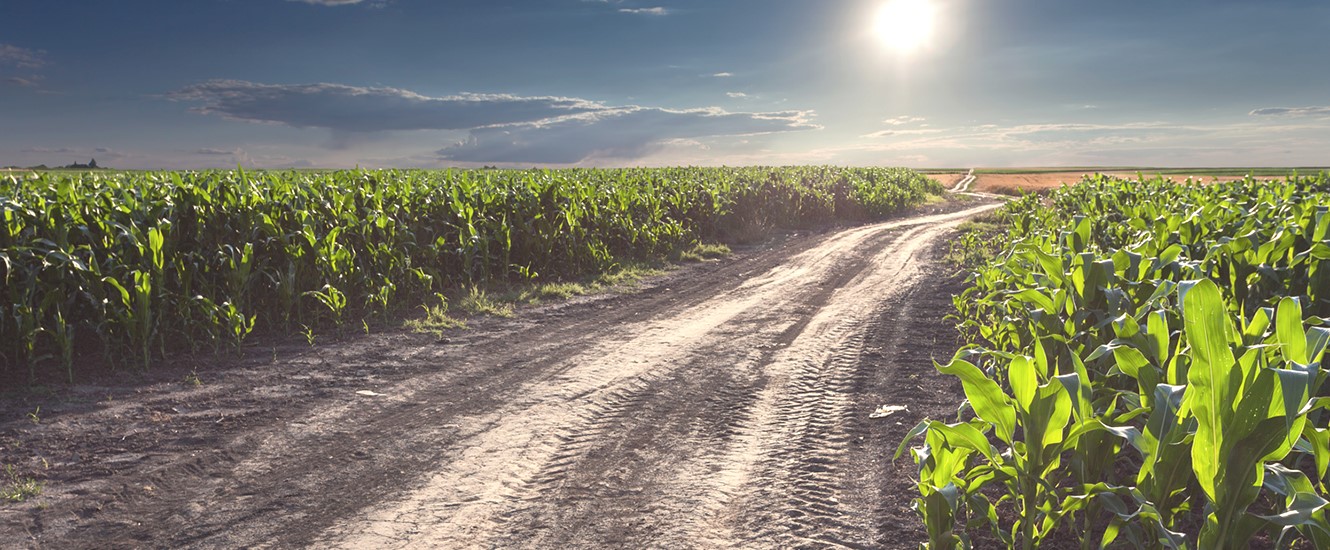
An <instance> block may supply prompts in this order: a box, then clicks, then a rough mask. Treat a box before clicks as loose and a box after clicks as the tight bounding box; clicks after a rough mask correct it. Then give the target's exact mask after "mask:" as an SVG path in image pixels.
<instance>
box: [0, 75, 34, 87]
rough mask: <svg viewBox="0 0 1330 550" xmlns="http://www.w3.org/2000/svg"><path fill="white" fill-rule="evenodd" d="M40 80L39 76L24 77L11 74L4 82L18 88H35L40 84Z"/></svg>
mask: <svg viewBox="0 0 1330 550" xmlns="http://www.w3.org/2000/svg"><path fill="white" fill-rule="evenodd" d="M41 80H42V79H41V77H28V78H24V77H21V76H11V77H9V78H6V79H5V80H4V82H5V84H9V85H11V86H18V87H20V88H36V87H38V86H40V85H41Z"/></svg>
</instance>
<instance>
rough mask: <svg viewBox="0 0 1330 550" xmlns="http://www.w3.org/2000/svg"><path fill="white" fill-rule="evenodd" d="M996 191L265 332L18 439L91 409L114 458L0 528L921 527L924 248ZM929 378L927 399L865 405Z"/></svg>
mask: <svg viewBox="0 0 1330 550" xmlns="http://www.w3.org/2000/svg"><path fill="white" fill-rule="evenodd" d="M997 206H998V205H997V204H982V205H977V206H970V207H968V208H966V209H964V210H960V211H955V212H951V213H942V214H933V215H923V216H916V217H911V218H906V219H900V220H894V221H889V222H885V223H878V224H872V225H864V226H858V227H852V228H847V229H842V230H836V231H830V232H826V233H821V234H811V235H805V236H800V237H797V238H792V239H787V240H786V241H783V242H782V243H780V244H775V245H772V246H770V247H768V248H767V249H765V250H757V251H750V252H749V253H745V254H744V255H743V257H742V258H740V259H736V260H727V261H723V262H716V263H713V264H708V265H704V266H699V267H697V268H694V269H691V270H688V271H686V272H684V273H686V276H678V277H673V278H671V277H667V278H666V279H665V283H661V284H657V285H656V286H654V287H651V288H648V289H647V290H645V291H643V292H640V293H637V294H629V295H617V296H614V295H611V296H602V297H597V298H592V299H586V300H582V301H579V302H575V303H572V304H568V305H559V306H548V307H541V308H536V309H535V310H534V311H529V312H526V313H523V314H521V315H519V316H518V317H517V318H516V319H513V320H501V321H495V322H493V323H491V324H490V325H489V326H482V327H481V328H479V329H477V330H472V331H463V332H459V333H455V334H452V335H450V336H449V338H448V339H444V340H441V341H439V342H433V341H430V340H427V339H426V338H425V337H420V336H414V335H405V334H387V335H382V336H371V337H364V338H361V339H352V340H350V341H349V342H343V343H334V344H329V345H326V346H317V347H315V348H312V349H310V350H308V351H306V352H302V353H301V354H299V355H297V356H295V357H294V358H290V359H284V358H282V357H279V354H278V353H277V351H276V350H274V351H273V353H272V358H271V359H266V358H256V359H252V360H251V364H248V365H247V366H244V367H237V369H236V370H235V371H234V372H233V373H232V374H230V375H226V374H224V373H218V374H216V375H209V381H208V383H207V384H206V385H204V386H203V387H201V388H192V389H185V390H177V389H169V390H163V392H162V393H161V394H160V395H158V394H151V392H147V393H145V395H148V394H151V395H152V396H151V397H148V398H142V399H140V402H133V403H131V402H123V403H122V402H119V401H117V402H109V400H108V402H109V403H108V406H104V407H103V406H98V407H90V408H89V409H88V410H89V412H87V413H75V412H70V413H68V414H66V415H65V416H64V417H62V418H60V419H58V420H53V421H52V422H50V423H49V425H47V424H44V425H43V426H41V427H40V428H41V429H42V430H46V431H44V432H42V434H40V439H38V436H34V437H33V439H32V441H31V442H27V443H25V444H28V445H37V444H39V443H41V442H52V441H59V440H71V441H72V440H74V439H76V438H77V437H84V436H80V435H79V430H82V431H84V432H87V431H90V430H92V428H90V426H91V427H96V430H105V431H106V432H108V433H107V435H108V436H110V438H107V437H105V436H103V435H100V434H99V433H93V434H91V435H87V436H86V437H87V438H91V439H96V440H98V441H109V442H110V443H109V445H113V447H110V448H111V449H112V450H114V451H115V452H118V453H120V454H119V455H116V456H117V457H121V456H123V457H124V458H123V460H121V459H117V460H118V461H117V462H114V463H112V462H109V461H108V462H105V464H107V466H105V468H106V469H107V475H105V476H99V475H88V476H83V477H79V476H77V475H75V476H70V477H69V478H68V480H67V481H66V482H62V483H61V484H59V485H60V486H59V487H55V488H53V490H52V496H51V499H52V500H51V502H50V503H49V505H43V506H41V507H35V506H34V507H31V508H30V509H27V508H25V509H23V510H22V511H19V510H14V511H12V513H0V531H13V532H14V533H26V536H27V538H25V539H24V540H26V541H27V543H28V544H27V546H29V547H34V548H57V547H58V548H120V547H126V548H129V547H172V548H216V547H271V548H290V547H314V548H665V547H673V548H727V547H728V548H792V547H828V546H835V547H846V548H869V547H872V548H879V547H895V548H905V547H914V546H916V545H917V544H918V542H919V540H918V536H917V535H918V528H917V525H915V523H917V520H916V519H915V518H914V517H912V514H911V513H910V512H909V510H908V502H909V501H908V495H906V493H908V490H909V474H908V471H909V470H910V466H908V465H903V466H902V465H892V464H891V463H890V461H889V456H888V455H889V452H890V449H892V448H894V445H895V444H896V442H898V441H899V438H900V437H901V435H902V434H903V433H904V430H905V429H908V426H902V421H908V422H915V421H917V419H918V418H917V417H918V416H919V415H923V414H938V415H942V414H947V411H948V410H954V402H951V401H950V400H951V399H954V397H953V396H954V388H952V389H947V390H945V391H943V390H940V389H938V388H940V387H941V385H935V384H933V383H931V382H928V381H926V377H927V376H929V375H930V373H931V368H930V363H929V362H928V361H929V359H932V358H937V359H942V357H940V356H939V355H942V354H949V353H950V351H949V350H950V349H954V346H953V345H952V343H953V342H954V337H953V336H952V334H953V333H952V332H951V329H950V327H948V326H946V324H945V323H944V322H943V321H941V320H940V317H941V316H942V315H943V314H944V313H945V311H946V309H947V307H948V306H949V296H948V295H947V294H946V293H945V292H932V291H929V289H934V288H936V281H935V279H931V277H937V276H938V275H939V274H940V273H942V272H943V270H942V269H941V268H939V267H938V266H937V265H936V263H935V262H934V261H933V260H932V259H931V258H932V257H933V252H935V251H936V250H937V249H938V246H939V243H941V241H942V240H943V239H944V238H946V237H947V236H948V235H952V234H954V230H955V227H956V226H957V225H959V224H960V223H961V222H963V221H964V220H966V219H968V218H970V217H972V216H975V215H977V214H980V213H982V212H985V211H988V210H991V209H993V208H996V207H997ZM922 296H931V298H927V299H924V298H921V297H922ZM923 325H928V326H931V327H933V328H932V329H928V328H926V327H924V326H923ZM911 369H914V370H911ZM205 374H206V373H205ZM228 376H229V377H228ZM935 386H936V387H935ZM870 390H871V391H870ZM930 392H932V394H933V395H935V397H937V400H938V402H939V403H941V402H946V403H945V405H938V406H937V408H936V409H935V412H934V411H918V410H911V412H910V415H909V416H910V418H901V419H900V421H895V422H886V421H884V420H880V419H879V420H869V419H868V414H869V413H870V412H872V410H873V407H874V406H876V405H878V404H881V403H880V402H879V401H880V400H888V399H890V400H904V401H901V402H905V401H908V400H909V399H914V398H915V396H917V395H922V394H929V393H930ZM914 403H918V402H914ZM914 403H912V406H915V404H914ZM205 405H207V406H208V407H210V408H207V409H206V410H205V408H204V406H205ZM916 408H919V407H916ZM903 416H904V415H903ZM135 418H138V419H141V420H138V421H137V423H127V421H128V420H129V419H135ZM889 420H895V419H894V418H893V419H889ZM103 426H104V427H105V428H102V427H103ZM125 426H128V428H125ZM228 426H231V427H229V428H228ZM884 426H888V427H886V428H884ZM185 428H188V429H185ZM150 430H153V431H150ZM209 430H211V431H209ZM884 430H885V431H884ZM175 432H179V433H180V434H183V435H180V436H171V435H170V433H175ZM122 433H123V434H124V435H122ZM152 434H157V435H152ZM150 435H151V436H152V437H156V438H157V439H155V440H152V441H143V442H142V443H138V444H136V443H135V441H136V440H143V438H145V437H148V436H150ZM173 437H174V439H173ZM91 439H89V440H91ZM25 441H27V440H25ZM71 448H73V447H71ZM52 452H54V451H52ZM52 456H55V455H54V454H53V455H52ZM80 461H86V458H79V457H74V458H70V459H69V463H71V464H74V463H85V462H80ZM906 462H908V461H906ZM902 468H903V469H902ZM80 475H81V474H80ZM53 487H54V486H53ZM884 491H894V492H895V493H897V494H891V495H888V494H886V493H884ZM60 492H63V493H65V495H64V496H63V497H60V496H59V495H58V494H57V493H60ZM903 495H904V496H903ZM888 497H890V498H888ZM888 500H889V501H890V502H891V504H890V505H885V504H884V502H886V501H888ZM0 512H4V511H3V510H0ZM902 534H904V536H901V535H902ZM892 537H900V538H892Z"/></svg>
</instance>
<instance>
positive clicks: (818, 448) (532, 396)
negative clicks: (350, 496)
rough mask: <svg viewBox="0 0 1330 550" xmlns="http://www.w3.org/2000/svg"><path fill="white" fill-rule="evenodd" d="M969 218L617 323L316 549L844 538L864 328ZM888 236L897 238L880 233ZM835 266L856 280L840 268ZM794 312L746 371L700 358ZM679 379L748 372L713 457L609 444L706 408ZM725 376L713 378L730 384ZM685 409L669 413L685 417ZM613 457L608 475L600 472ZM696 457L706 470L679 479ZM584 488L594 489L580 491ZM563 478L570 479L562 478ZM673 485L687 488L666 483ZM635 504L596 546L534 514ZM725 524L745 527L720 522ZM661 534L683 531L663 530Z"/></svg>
mask: <svg viewBox="0 0 1330 550" xmlns="http://www.w3.org/2000/svg"><path fill="white" fill-rule="evenodd" d="M987 208H991V207H988V206H986V207H980V208H976V209H971V210H969V211H966V212H963V213H959V214H950V215H943V216H934V217H923V218H915V219H911V220H905V221H900V222H892V223H885V224H878V225H873V226H866V227H862V228H856V229H852V230H848V231H844V232H841V233H839V234H836V235H833V236H831V237H830V238H828V239H826V240H825V242H823V243H821V244H820V245H819V246H816V247H814V248H812V249H810V250H808V251H806V252H804V253H802V254H799V255H797V256H795V257H793V258H791V259H790V260H789V261H788V262H787V263H786V264H784V265H781V266H777V267H776V268H773V269H771V270H769V271H768V272H767V273H765V274H763V275H762V276H758V277H756V278H753V279H750V280H749V281H748V282H746V283H745V284H743V285H741V286H740V287H739V288H737V289H736V290H735V291H733V292H731V293H729V294H727V295H722V296H718V297H717V298H715V299H713V300H710V301H706V302H703V303H701V304H698V305H695V306H693V307H690V308H687V309H684V310H683V311H679V312H666V313H665V314H663V315H660V316H658V317H657V318H655V319H651V320H647V321H644V322H639V323H635V324H630V325H627V326H624V327H623V328H622V329H621V330H620V333H621V335H620V336H617V337H615V336H608V337H605V340H604V341H602V342H600V343H599V344H598V345H595V346H592V348H591V349H590V350H588V351H587V352H584V353H582V354H579V355H577V356H574V357H572V358H569V359H568V360H566V361H563V362H561V363H560V365H559V366H558V367H557V369H556V370H558V371H559V372H560V374H559V375H558V376H555V377H550V378H545V379H540V380H537V381H533V382H531V383H528V384H526V385H525V386H524V387H523V388H522V390H520V391H518V392H516V395H518V396H520V398H519V399H517V400H515V401H513V402H511V403H509V404H507V405H506V406H503V407H500V408H499V409H498V410H495V411H491V412H487V413H485V414H480V415H475V416H470V417H464V418H455V419H453V422H455V423H457V424H459V425H461V426H462V428H461V431H460V434H461V435H460V437H459V440H458V441H457V444H456V446H455V447H456V452H453V453H449V454H448V455H447V456H445V457H443V458H442V459H441V460H440V462H439V464H438V469H437V470H436V471H435V472H434V473H433V474H432V475H431V476H430V479H429V480H427V481H426V482H425V483H424V484H423V485H421V486H419V487H418V488H416V489H415V490H414V491H412V492H411V493H410V494H409V495H407V496H406V497H405V498H403V499H400V500H398V501H395V502H387V503H384V504H382V505H379V506H376V507H374V508H373V509H371V510H370V511H369V513H368V514H367V515H366V517H364V519H362V520H359V521H354V522H349V523H347V524H345V525H341V526H338V527H336V528H334V529H332V530H330V531H329V532H327V533H325V535H324V536H322V537H320V538H319V539H318V542H317V543H316V544H317V545H319V546H330V547H342V548H354V547H369V546H373V547H393V546H394V545H399V546H401V547H406V546H410V547H413V548H419V547H436V548H457V547H489V546H504V545H508V544H514V543H517V544H521V545H524V546H525V545H529V546H531V547H542V546H550V545H553V544H557V543H571V544H579V543H581V544H584V543H598V544H637V545H647V544H661V543H664V541H667V540H675V539H677V540H681V541H687V540H691V541H693V542H694V543H697V542H701V541H703V540H705V541H707V542H706V544H708V545H710V544H716V545H731V544H741V545H745V546H748V545H752V544H761V545H772V546H786V545H789V544H791V543H793V544H798V543H802V542H815V543H821V544H826V543H837V542H840V541H842V540H843V539H844V538H845V537H844V536H842V535H840V534H838V533H839V532H840V531H844V530H845V529H844V528H843V526H840V525H838V524H837V520H835V518H838V517H841V516H842V515H844V514H845V513H846V512H845V511H843V510H841V509H840V507H839V506H838V502H839V501H838V498H837V494H838V492H839V491H840V490H841V489H840V488H839V487H838V481H837V479H836V472H835V462H836V460H837V458H838V457H839V453H840V451H839V450H838V449H839V448H841V447H843V446H844V445H845V444H846V443H847V441H848V438H847V436H846V434H845V433H843V430H842V427H843V425H844V417H845V415H846V414H849V408H848V405H849V403H850V402H851V401H852V396H851V395H850V394H849V391H848V390H849V388H850V386H851V385H852V380H853V377H854V374H855V372H854V371H855V368H856V367H857V365H858V363H859V361H858V353H859V352H860V351H861V349H862V347H863V335H864V330H865V324H866V323H867V322H868V321H869V320H870V319H871V318H872V316H873V314H874V313H875V312H876V311H877V308H878V307H880V304H881V303H882V301H883V300H884V298H885V297H887V296H890V295H891V294H892V293H893V292H895V291H897V290H899V289H900V288H903V287H904V286H906V284H907V283H909V282H910V275H911V274H912V273H914V271H915V270H912V263H911V261H910V259H911V256H912V255H913V254H914V253H915V252H917V251H918V250H920V249H921V248H922V247H924V246H927V245H929V244H930V243H931V242H932V241H931V240H932V239H935V238H936V237H937V236H939V235H941V234H943V233H944V232H945V231H946V230H948V229H949V228H950V227H951V226H953V225H955V224H957V223H959V222H960V221H961V220H963V219H965V218H967V217H968V216H970V215H973V214H974V213H977V212H979V211H982V210H985V209H987ZM897 230H903V232H899V234H898V235H897V236H896V238H894V239H891V238H890V237H889V235H890V234H892V233H893V232H894V231H897ZM874 251H879V253H877V254H874V253H873V252H874ZM847 264H853V265H854V266H855V267H856V269H851V270H845V269H842V268H843V267H844V266H845V265H847ZM847 276H849V277H852V278H851V279H850V280H849V281H848V284H844V285H841V284H833V283H837V282H842V281H837V279H845V278H846V277H847ZM810 309H811V310H812V311H809V310H810ZM809 313H811V314H812V315H811V320H810V321H808V322H807V324H806V325H805V326H803V327H802V328H801V329H800V330H799V331H798V334H797V335H796V336H795V337H794V339H793V341H792V342H790V343H789V345H788V346H787V347H785V348H784V349H782V350H780V351H778V352H777V353H775V354H774V356H773V357H771V358H770V360H769V361H768V360H764V359H763V357H762V355H761V354H758V356H757V357H755V358H753V360H752V361H750V362H748V363H747V364H745V363H744V362H743V361H742V360H736V359H731V360H729V361H722V362H717V361H715V358H716V357H717V356H718V355H719V356H722V357H723V356H729V357H735V358H738V357H744V356H746V355H747V352H748V350H751V349H754V348H756V347H757V346H756V344H758V343H759V342H760V341H762V340H765V339H769V338H771V335H770V333H769V331H760V330H759V331H756V332H754V331H749V330H734V329H728V330H727V327H728V326H730V325H731V324H737V325H739V326H745V322H744V320H745V317H746V316H752V317H754V318H761V317H762V316H764V315H765V316H766V317H767V318H768V319H769V320H774V321H778V322H777V323H775V324H776V326H779V325H780V323H781V322H783V323H784V325H785V326H790V325H794V324H798V323H799V322H800V318H801V316H803V317H807V316H808V315H809ZM801 314H802V315H801ZM748 325H751V322H750V323H748ZM750 328H751V327H750ZM782 328H783V327H782ZM697 367H703V368H711V369H714V370H717V371H719V372H721V374H718V375H715V376H712V377H707V376H702V377H699V378H697V379H700V380H707V381H708V382H710V383H714V384H716V387H724V386H725V385H726V384H725V382H726V380H725V379H724V378H725V377H726V376H728V375H727V374H726V373H724V371H726V370H730V369H732V370H734V371H735V372H736V373H744V372H755V373H756V376H755V377H751V376H750V377H747V378H748V385H749V387H748V388H747V389H757V392H756V399H755V401H754V402H753V403H752V404H751V405H750V406H748V407H746V410H743V411H735V412H734V413H733V414H731V417H732V418H733V419H734V421H733V425H734V428H731V430H730V431H731V432H732V433H731V434H730V435H728V436H727V437H726V438H725V439H726V440H730V441H733V442H737V444H735V445H725V446H724V449H723V450H724V451H727V452H725V453H724V454H723V456H722V457H721V458H719V459H717V458H716V457H715V456H714V454H715V453H716V452H717V451H718V450H722V449H716V448H712V447H711V446H701V445H697V444H695V443H693V442H692V441H690V439H689V438H683V439H671V438H659V439H658V438H654V437H647V438H641V437H638V438H637V439H639V440H640V441H639V444H638V445H624V444H623V443H624V442H625V441H633V440H634V439H635V437H634V435H635V434H638V435H640V434H639V432H641V430H635V429H633V426H632V424H634V422H633V421H632V419H633V418H637V417H643V416H647V417H649V416H651V415H652V414H653V413H655V412H656V410H657V409H661V408H666V407H665V406H666V405H669V404H671V403H679V402H685V403H686V402H688V401H689V400H693V399H697V398H698V397H702V399H701V401H702V402H704V403H705V402H706V396H698V395H696V393H697V390H698V388H697V386H696V385H690V384H688V383H687V380H688V379H689V377H687V376H683V374H684V373H689V372H694V371H698V370H699V368H697ZM743 378H744V377H738V376H736V377H731V380H729V382H730V384H731V385H732V384H733V383H734V382H735V381H740V384H741V385H742V379H743ZM696 408H697V407H685V408H683V412H685V413H696ZM682 418H683V415H680V414H677V413H676V414H674V415H672V416H671V415H669V414H666V415H665V416H664V418H663V419H662V420H665V421H666V422H664V424H665V425H666V427H667V428H668V425H669V424H670V421H671V420H674V421H675V422H674V423H675V424H676V426H674V428H673V429H663V430H658V432H659V433H665V434H669V433H672V432H673V433H676V434H677V433H681V432H682V430H681V429H680V428H679V426H683V425H687V423H686V422H685V423H680V422H678V421H679V420H680V419H682ZM658 425H660V424H658ZM711 443H712V444H713V445H714V444H715V443H716V442H714V441H713V442H711ZM634 454H636V455H637V456H627V457H626V458H625V456H624V455H634ZM607 457H609V458H607ZM615 458H621V459H623V461H624V464H625V465H626V466H625V465H620V466H619V467H620V468H621V470H622V471H619V472H615V471H614V470H613V468H610V471H606V466H611V467H613V466H614V465H615ZM698 461H701V462H700V463H699V464H700V465H704V466H709V468H710V469H712V470H713V471H714V473H715V474H718V475H710V476H702V477H701V478H700V479H697V478H693V477H690V476H686V475H679V474H684V473H686V472H687V470H689V469H690V468H692V467H695V466H696V465H695V464H690V463H692V462H698ZM582 463H587V464H594V466H588V468H589V470H590V472H591V473H594V474H598V475H592V476H588V475H577V476H573V475H572V474H574V473H576V471H577V470H578V469H579V468H580V467H582ZM707 463H710V464H707ZM662 472H666V473H674V475H660V474H661V473H662ZM653 473H654V475H652V474H653ZM616 474H617V475H616ZM595 478H599V480H598V481H596V482H595V483H599V484H600V485H599V487H588V485H587V483H588V482H591V480H592V479H595ZM574 479H577V480H581V481H582V482H581V483H570V481H572V480H574ZM680 480H683V481H686V482H687V483H688V484H692V485H693V486H692V487H677V486H673V485H677V482H678V481H680ZM614 484H617V485H618V486H617V487H616V486H614ZM649 489H650V490H651V491H650V493H648V490H649ZM577 493H581V494H580V495H578V494H577ZM644 494H651V495H652V496H650V497H649V498H648V500H650V501H651V502H649V503H644V504H645V506H644V507H642V508H640V509H638V510H637V512H636V514H635V515H636V516H637V517H635V518H628V517H615V518H614V519H615V522H616V524H618V525H622V524H623V523H622V522H631V521H636V522H638V523H639V524H641V525H643V526H649V527H650V528H649V529H646V528H644V529H640V530H636V531H634V530H632V529H618V530H617V531H616V530H613V529H608V530H607V532H609V531H613V533H611V537H610V538H599V537H595V536H593V535H594V534H595V533H594V532H593V531H594V529H595V525H594V524H595V523H596V521H595V518H593V517H592V516H594V515H598V514H603V513H604V511H603V510H597V509H596V508H595V507H590V508H582V509H579V508H576V507H574V508H573V512H579V511H580V512H583V513H575V514H572V515H571V516H570V514H569V513H567V512H568V510H567V509H566V507H565V508H562V509H561V508H560V507H558V506H552V505H551V504H550V501H552V500H553V501H555V502H562V504H564V505H567V504H568V503H570V502H575V501H578V500H582V501H587V500H591V501H594V502H599V501H600V500H601V499H603V498H605V497H614V496H618V497H627V498H630V499H631V497H633V496H634V495H644ZM552 495H553V498H552ZM676 496H681V497H687V498H683V499H681V500H682V501H688V502H691V503H692V504H693V505H695V506H700V507H701V508H702V509H706V510H712V511H714V514H713V516H714V517H715V518H716V519H719V520H720V524H721V527H722V529H712V528H709V527H714V526H708V528H702V529H695V530H692V531H690V530H688V529H686V526H687V525H688V524H689V523H690V522H689V521H688V519H690V517H691V516H693V515H694V512H695V511H696V510H695V509H693V506H689V507H688V508H689V509H683V508H681V507H680V506H678V505H677V504H678V502H679V501H675V502H670V500H671V499H674V498H675V497H676ZM619 512H622V510H620V511H619ZM611 516H613V514H611ZM736 517H744V518H746V521H744V522H741V523H739V524H735V522H733V521H729V520H727V518H736ZM755 518H756V519H755ZM556 524H557V525H556ZM560 526H562V527H560ZM569 526H573V527H569ZM672 526H685V529H684V530H682V531H679V532H675V533H670V532H668V530H669V529H671V528H672ZM727 532H742V533H743V534H742V535H733V536H727V535H726V533H727ZM653 541H654V542H653Z"/></svg>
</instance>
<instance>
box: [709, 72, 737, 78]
mask: <svg viewBox="0 0 1330 550" xmlns="http://www.w3.org/2000/svg"><path fill="white" fill-rule="evenodd" d="M711 76H714V77H716V78H729V77H731V76H734V73H725V72H720V73H716V74H713V75H711Z"/></svg>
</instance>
